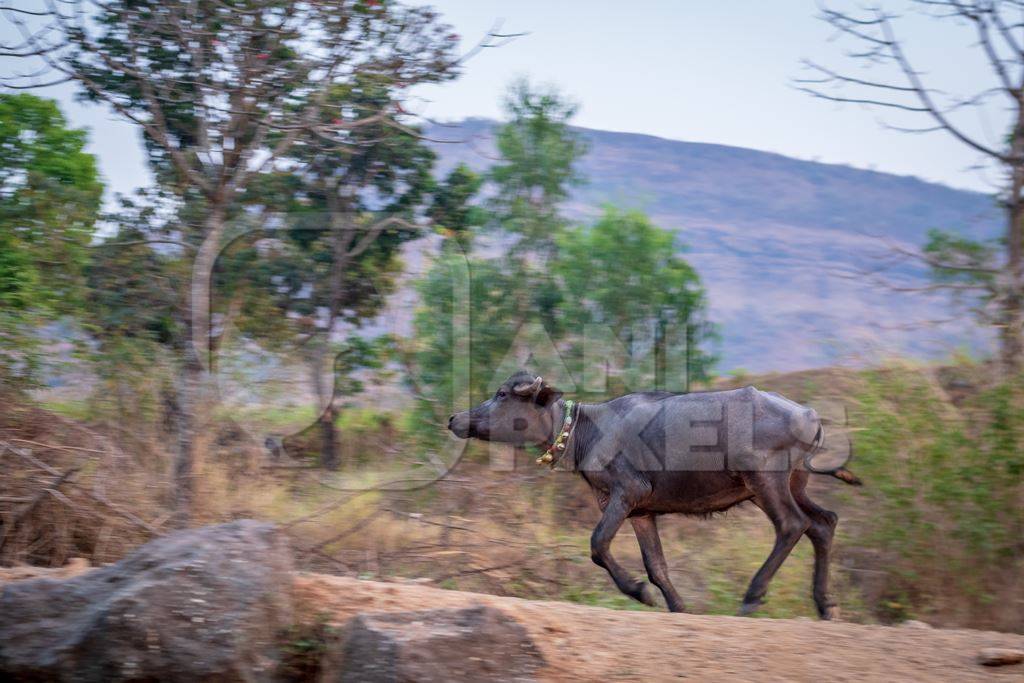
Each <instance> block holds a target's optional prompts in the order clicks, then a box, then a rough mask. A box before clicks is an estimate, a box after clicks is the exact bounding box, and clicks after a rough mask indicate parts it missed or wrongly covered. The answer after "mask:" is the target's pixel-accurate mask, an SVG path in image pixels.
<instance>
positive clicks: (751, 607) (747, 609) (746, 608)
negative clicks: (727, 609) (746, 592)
mask: <svg viewBox="0 0 1024 683" xmlns="http://www.w3.org/2000/svg"><path fill="white" fill-rule="evenodd" d="M760 606H761V601H760V600H757V601H755V602H745V603H743V604H742V605H740V611H739V612H737V613H736V615H737V616H740V617H749V616H750V615H751V614H753V613H754V612H756V611H757V608H758V607H760Z"/></svg>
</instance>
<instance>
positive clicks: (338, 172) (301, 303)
mask: <svg viewBox="0 0 1024 683" xmlns="http://www.w3.org/2000/svg"><path fill="white" fill-rule="evenodd" d="M359 135H361V136H365V142H364V143H361V144H359V145H355V146H353V147H352V148H350V149H346V150H339V149H337V148H335V147H333V146H330V147H327V148H324V147H323V146H321V145H318V144H317V141H316V140H312V141H309V142H308V143H306V144H304V145H301V146H297V147H296V149H295V150H294V152H295V153H294V154H293V155H292V159H293V160H294V161H295V162H296V163H297V164H301V165H299V166H298V168H297V169H296V170H295V171H293V172H289V173H284V172H282V173H277V174H274V175H272V176H267V177H266V178H264V179H263V181H264V182H260V183H259V184H258V185H257V186H256V187H254V191H253V192H252V195H253V197H252V199H251V200H250V201H251V202H253V203H259V204H262V205H265V206H267V207H270V208H276V209H281V208H284V209H286V210H285V212H284V215H283V216H282V220H283V222H284V224H285V227H286V228H287V230H286V231H285V236H284V237H282V238H281V239H279V240H278V242H279V244H278V249H277V250H275V252H274V257H273V259H271V263H269V264H268V265H267V268H268V269H269V271H270V272H272V273H273V276H272V277H271V278H270V279H268V280H266V283H265V287H266V288H267V290H268V291H269V292H272V294H271V296H272V297H273V298H274V299H275V300H276V301H277V303H278V306H279V308H280V310H281V319H282V320H285V321H291V327H292V341H293V343H294V344H295V346H296V347H297V348H300V349H301V350H302V354H303V357H304V359H305V361H306V364H307V366H308V369H309V376H310V380H311V384H312V387H313V390H314V395H315V397H316V401H317V403H316V414H317V415H318V416H319V418H318V422H319V427H320V430H321V433H322V439H321V441H322V443H323V445H324V450H323V452H322V454H321V455H322V462H323V464H324V465H325V466H326V467H327V468H329V469H336V468H337V467H339V466H340V464H341V463H340V461H339V459H338V451H337V448H336V445H337V444H338V435H337V432H336V429H337V428H336V425H335V419H336V417H337V406H336V405H335V404H336V401H337V400H338V399H340V398H341V397H342V396H343V395H344V394H343V392H342V388H343V386H349V387H351V386H355V385H354V384H353V383H354V380H353V378H352V377H351V376H350V374H351V372H353V371H355V370H357V369H360V368H362V367H366V366H367V364H368V363H369V360H370V358H369V356H370V355H372V354H370V353H369V351H370V350H371V349H372V348H375V347H371V346H368V345H366V344H364V343H362V342H358V344H359V346H358V348H359V349H361V351H360V353H359V354H355V355H353V354H354V350H355V349H356V346H355V345H356V344H357V341H356V340H355V339H349V340H348V341H346V342H344V343H342V344H339V343H337V342H335V341H333V338H334V336H335V335H336V334H337V333H338V332H339V331H340V329H339V328H342V327H343V328H345V329H346V330H347V331H348V332H349V333H350V336H351V335H358V333H359V331H358V330H359V327H360V326H361V325H362V324H363V323H364V322H365V321H366V320H368V319H371V318H373V317H374V316H375V315H377V313H378V312H379V311H380V310H381V308H382V307H383V305H384V304H385V302H386V298H385V297H386V295H387V294H388V293H390V291H391V290H392V285H393V279H394V276H395V275H396V274H397V272H398V270H399V267H400V262H399V259H398V252H399V250H400V249H401V247H402V245H403V244H404V243H405V242H407V241H408V240H410V239H412V238H414V237H416V236H418V235H419V233H420V228H419V226H417V225H416V224H414V223H413V222H412V221H413V219H414V213H415V210H416V209H417V207H418V206H419V205H420V204H421V203H422V201H423V200H424V199H425V197H426V193H427V192H428V191H429V190H430V188H431V187H432V186H433V179H432V178H431V176H430V169H431V166H432V164H433V160H434V155H433V153H432V152H431V151H430V150H429V148H427V147H426V146H425V145H423V143H422V142H421V140H420V139H419V138H418V137H417V135H416V133H415V131H414V130H405V129H403V130H399V129H396V128H391V127H388V126H383V125H371V126H366V127H363V128H361V129H360V130H359ZM253 332H254V333H255V337H256V338H259V337H260V334H259V330H258V328H257V329H254V330H253ZM364 341H365V340H364ZM339 354H340V355H339ZM357 356H358V357H359V358H361V359H362V360H360V361H359V362H348V361H345V360H344V359H345V358H348V359H354V358H356V357H357Z"/></svg>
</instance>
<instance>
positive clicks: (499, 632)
mask: <svg viewBox="0 0 1024 683" xmlns="http://www.w3.org/2000/svg"><path fill="white" fill-rule="evenodd" d="M337 654H338V656H337V658H336V659H335V661H333V662H331V663H330V664H329V665H328V666H327V667H326V672H325V673H326V674H327V675H326V676H325V679H327V680H334V681H340V682H344V683H349V682H351V683H356V682H359V683H376V682H378V681H379V682H381V683H384V682H388V683H405V682H411V681H417V682H419V681H532V680H534V674H535V673H536V671H537V670H538V669H540V668H541V667H542V666H544V657H543V656H542V655H541V653H540V651H539V650H538V649H537V647H536V646H535V645H534V643H533V641H532V640H531V639H530V636H529V635H528V634H527V633H526V629H524V628H523V626H522V625H521V624H520V623H519V622H517V621H515V620H514V619H512V618H511V617H509V616H507V615H505V614H504V613H503V612H501V611H499V610H496V609H494V608H492V607H483V606H481V607H471V608H468V609H437V610H426V611H422V612H391V613H386V614H362V615H359V616H356V617H355V618H353V619H352V621H351V622H350V624H349V626H348V629H347V631H346V634H345V636H344V638H343V640H342V644H341V648H340V650H339V651H338V653H337Z"/></svg>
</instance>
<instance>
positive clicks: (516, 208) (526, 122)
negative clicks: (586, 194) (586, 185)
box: [490, 80, 587, 262]
mask: <svg viewBox="0 0 1024 683" xmlns="http://www.w3.org/2000/svg"><path fill="white" fill-rule="evenodd" d="M577 109H578V107H577V105H576V104H574V103H573V102H571V101H569V100H568V99H567V98H566V97H565V96H564V95H562V94H560V93H559V92H558V91H557V90H555V89H554V88H538V87H536V86H533V85H531V84H530V83H529V81H526V80H518V81H515V82H514V83H513V84H512V86H511V87H510V88H509V91H508V93H507V95H506V97H505V114H506V116H507V117H508V121H507V122H506V123H505V124H503V125H502V126H501V127H500V128H499V129H498V133H497V136H496V137H497V140H496V144H497V148H498V153H499V154H500V155H501V161H499V162H498V163H497V164H496V165H495V166H494V168H493V169H491V174H490V175H491V180H492V181H493V182H494V185H495V187H496V194H495V197H494V199H493V201H492V205H493V212H494V216H495V219H496V223H497V224H498V225H499V226H500V227H501V228H502V229H503V230H505V231H507V232H509V233H511V234H513V235H515V236H516V237H517V238H518V240H519V242H518V244H517V247H516V251H517V253H519V254H520V255H522V254H524V253H531V254H536V255H537V256H539V258H540V259H541V260H542V262H546V261H548V260H550V259H551V258H552V257H553V256H554V252H555V247H556V245H555V238H556V236H557V234H558V232H559V231H560V230H561V229H562V228H563V227H564V225H565V222H564V220H563V219H562V217H561V216H560V215H559V205H560V204H561V203H562V202H563V201H565V199H566V198H567V197H568V195H569V190H570V188H571V187H572V186H573V185H578V184H580V183H582V182H583V178H582V176H580V175H579V172H578V171H577V169H576V162H577V161H578V160H579V159H580V157H582V156H583V155H584V154H585V153H586V150H587V146H586V143H585V141H584V140H583V139H582V138H581V137H580V134H579V133H577V132H576V131H574V130H573V129H572V128H570V127H569V121H570V120H571V119H572V117H573V116H575V115H576V112H577Z"/></svg>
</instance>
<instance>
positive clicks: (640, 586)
mask: <svg viewBox="0 0 1024 683" xmlns="http://www.w3.org/2000/svg"><path fill="white" fill-rule="evenodd" d="M628 515H629V507H628V506H627V505H626V503H625V501H624V500H623V499H622V496H621V495H614V494H613V495H612V496H611V497H610V498H609V500H608V504H607V505H606V506H605V508H604V511H603V514H602V515H601V521H600V522H598V523H597V526H596V527H595V528H594V533H593V534H591V536H590V559H592V560H593V561H594V564H596V565H597V566H598V567H601V568H602V569H604V570H605V571H607V572H608V574H609V575H610V576H611V577H612V581H614V582H615V585H616V586H617V587H618V589H619V590H620V591H622V592H623V593H625V594H626V595H628V596H629V597H631V598H633V599H634V600H638V601H640V602H642V603H644V604H645V605H650V606H651V607H655V606H657V600H656V598H655V595H656V594H655V592H654V589H653V588H651V586H650V584H648V583H646V582H644V581H637V580H635V579H632V578H630V576H629V574H627V573H626V570H625V569H623V568H622V565H620V564H619V563H618V562H616V561H615V558H614V557H612V553H611V545H612V539H613V538H615V534H616V533H618V531H619V527H621V526H622V523H623V522H624V521H626V517H627V516H628Z"/></svg>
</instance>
